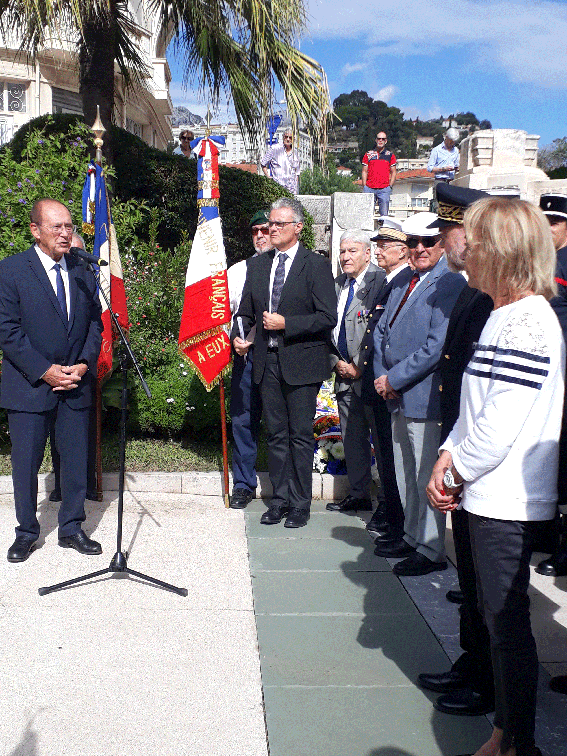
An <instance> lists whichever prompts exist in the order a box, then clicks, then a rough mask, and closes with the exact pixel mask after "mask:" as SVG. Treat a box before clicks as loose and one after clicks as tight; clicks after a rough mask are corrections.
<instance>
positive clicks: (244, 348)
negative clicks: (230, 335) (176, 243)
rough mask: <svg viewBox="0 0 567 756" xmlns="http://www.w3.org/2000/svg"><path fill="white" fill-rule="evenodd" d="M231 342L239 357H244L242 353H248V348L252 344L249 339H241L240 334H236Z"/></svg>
mask: <svg viewBox="0 0 567 756" xmlns="http://www.w3.org/2000/svg"><path fill="white" fill-rule="evenodd" d="M232 344H233V346H234V351H235V352H236V354H239V355H240V356H241V357H244V355H245V354H247V353H248V350H249V349H250V347H251V346H252V342H251V341H246V339H241V338H240V336H237V337H236V338H235V339H234V341H233V342H232Z"/></svg>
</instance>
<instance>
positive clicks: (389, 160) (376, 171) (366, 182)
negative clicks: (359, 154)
mask: <svg viewBox="0 0 567 756" xmlns="http://www.w3.org/2000/svg"><path fill="white" fill-rule="evenodd" d="M387 143H388V137H387V136H386V132H384V131H379V132H378V134H376V149H375V150H370V151H369V152H367V153H366V154H365V155H364V157H363V158H362V187H363V190H364V191H365V192H367V193H369V192H371V193H372V194H374V204H377V205H378V207H379V209H380V215H388V208H389V207H390V195H391V194H392V187H393V186H394V181H395V180H396V156H395V155H394V153H393V152H390V150H387V149H386V144H387Z"/></svg>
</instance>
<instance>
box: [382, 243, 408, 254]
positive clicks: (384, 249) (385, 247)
mask: <svg viewBox="0 0 567 756" xmlns="http://www.w3.org/2000/svg"><path fill="white" fill-rule="evenodd" d="M404 246H405V245H404V244H377V245H376V247H377V249H378V250H381V251H382V252H387V251H388V250H389V249H403V248H404Z"/></svg>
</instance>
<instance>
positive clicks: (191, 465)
mask: <svg viewBox="0 0 567 756" xmlns="http://www.w3.org/2000/svg"><path fill="white" fill-rule="evenodd" d="M119 451H120V439H119V436H118V434H111V435H110V434H105V436H104V437H103V440H102V469H103V471H104V472H117V471H118V468H119ZM228 454H229V467H230V466H231V464H232V460H231V448H230V441H229V445H228ZM52 469H53V467H52V464H51V451H50V449H49V444H47V445H46V449H45V456H44V458H43V462H42V465H41V468H40V472H42V473H49V472H51V471H52ZM257 469H258V470H267V469H268V468H267V456H266V444H265V441H264V440H263V439H261V440H260V448H259V450H258V467H257ZM214 470H222V449H221V445H220V443H218V444H215V443H214V442H212V441H200V442H197V441H195V440H192V439H191V440H170V439H159V438H129V439H127V441H126V471H127V472H194V471H196V472H211V471H214ZM11 474H12V464H11V461H10V445H9V444H7V445H6V444H5V445H3V446H1V447H0V475H11Z"/></svg>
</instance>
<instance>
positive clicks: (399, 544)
mask: <svg viewBox="0 0 567 756" xmlns="http://www.w3.org/2000/svg"><path fill="white" fill-rule="evenodd" d="M414 551H415V549H414V548H413V546H410V545H409V543H406V542H405V541H404V540H401V541H391V542H389V543H382V542H380V541H378V542H377V543H376V548H375V549H374V553H375V554H376V556H381V557H402V556H407V555H408V554H411V553H413V552H414Z"/></svg>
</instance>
